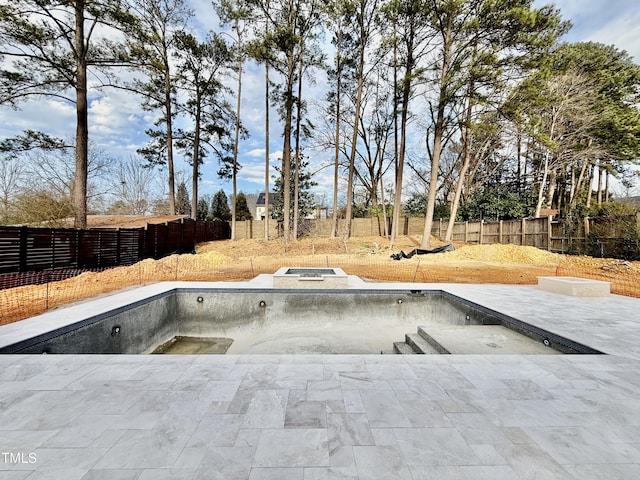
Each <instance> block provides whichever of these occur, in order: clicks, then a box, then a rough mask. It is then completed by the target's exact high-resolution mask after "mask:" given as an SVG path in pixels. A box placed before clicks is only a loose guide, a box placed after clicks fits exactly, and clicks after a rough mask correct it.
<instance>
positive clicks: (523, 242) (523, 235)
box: [520, 217, 527, 247]
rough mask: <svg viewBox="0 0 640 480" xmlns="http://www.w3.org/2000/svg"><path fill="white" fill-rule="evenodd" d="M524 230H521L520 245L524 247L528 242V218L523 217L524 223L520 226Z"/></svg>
mask: <svg viewBox="0 0 640 480" xmlns="http://www.w3.org/2000/svg"><path fill="white" fill-rule="evenodd" d="M520 228H521V229H522V231H521V232H520V246H521V247H524V246H525V245H526V244H527V237H526V235H527V219H526V218H524V217H522V225H521V227H520Z"/></svg>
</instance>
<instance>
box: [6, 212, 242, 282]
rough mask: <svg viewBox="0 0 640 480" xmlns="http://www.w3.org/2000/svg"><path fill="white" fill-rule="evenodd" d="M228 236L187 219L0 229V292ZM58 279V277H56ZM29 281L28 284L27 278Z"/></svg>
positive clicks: (218, 225)
mask: <svg viewBox="0 0 640 480" xmlns="http://www.w3.org/2000/svg"><path fill="white" fill-rule="evenodd" d="M227 238H230V229H229V224H228V223H227V222H217V221H216V222H200V221H198V222H196V221H194V220H191V219H182V220H176V221H173V222H167V223H164V224H148V225H147V227H146V228H120V229H106V228H104V229H103V228H94V229H85V230H80V229H70V228H33V227H4V226H0V277H1V278H0V288H3V279H4V283H6V282H7V279H9V278H11V279H12V281H11V283H12V285H11V286H16V285H14V284H13V283H15V282H19V276H20V275H19V274H26V273H30V275H24V278H25V281H26V282H27V283H22V284H29V283H33V281H35V282H36V283H39V282H40V281H39V280H38V279H41V278H49V277H51V275H49V276H48V277H47V275H34V274H33V273H34V272H45V271H59V272H62V271H66V272H69V274H68V275H67V276H73V275H77V273H78V272H79V271H80V272H81V271H83V270H101V269H104V268H109V267H115V266H121V265H131V264H133V263H135V262H138V261H140V260H143V259H145V258H155V259H158V258H161V257H164V256H166V255H170V254H173V253H191V252H193V251H195V246H196V244H197V243H199V242H205V241H212V240H222V239H227ZM57 276H60V275H57ZM29 279H31V280H29Z"/></svg>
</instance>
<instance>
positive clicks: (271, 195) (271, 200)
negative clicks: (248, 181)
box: [256, 192, 280, 206]
mask: <svg viewBox="0 0 640 480" xmlns="http://www.w3.org/2000/svg"><path fill="white" fill-rule="evenodd" d="M264 196H265V195H264V192H260V195H258V201H257V202H256V205H258V206H260V205H262V206H264ZM279 199H280V194H279V193H275V192H269V205H271V204H273V203H274V202H276V201H277V200H279Z"/></svg>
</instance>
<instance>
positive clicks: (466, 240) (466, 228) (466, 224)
mask: <svg viewBox="0 0 640 480" xmlns="http://www.w3.org/2000/svg"><path fill="white" fill-rule="evenodd" d="M464 243H469V221H466V222H464Z"/></svg>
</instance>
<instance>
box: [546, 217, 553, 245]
mask: <svg viewBox="0 0 640 480" xmlns="http://www.w3.org/2000/svg"><path fill="white" fill-rule="evenodd" d="M551 218H552V217H551V215H547V250H548V251H551V230H552V226H551Z"/></svg>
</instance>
